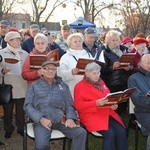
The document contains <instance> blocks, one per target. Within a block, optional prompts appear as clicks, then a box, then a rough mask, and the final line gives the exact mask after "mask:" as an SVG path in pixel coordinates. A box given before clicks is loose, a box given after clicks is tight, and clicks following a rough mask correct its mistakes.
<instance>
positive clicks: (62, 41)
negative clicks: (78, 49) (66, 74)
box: [55, 24, 71, 52]
mask: <svg viewBox="0 0 150 150" xmlns="http://www.w3.org/2000/svg"><path fill="white" fill-rule="evenodd" d="M70 34H71V28H70V26H69V25H67V24H66V25H63V26H62V27H61V34H60V35H59V36H58V37H57V39H56V41H55V42H56V43H57V44H58V45H59V46H60V48H61V49H62V50H64V51H65V52H66V51H67V49H68V45H67V38H68V36H69V35H70Z"/></svg>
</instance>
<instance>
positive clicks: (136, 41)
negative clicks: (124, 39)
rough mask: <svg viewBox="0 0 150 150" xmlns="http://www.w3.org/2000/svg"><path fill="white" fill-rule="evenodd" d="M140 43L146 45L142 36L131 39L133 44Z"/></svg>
mask: <svg viewBox="0 0 150 150" xmlns="http://www.w3.org/2000/svg"><path fill="white" fill-rule="evenodd" d="M141 43H146V45H147V44H148V41H147V40H146V39H144V38H134V39H133V44H134V45H138V44H141Z"/></svg>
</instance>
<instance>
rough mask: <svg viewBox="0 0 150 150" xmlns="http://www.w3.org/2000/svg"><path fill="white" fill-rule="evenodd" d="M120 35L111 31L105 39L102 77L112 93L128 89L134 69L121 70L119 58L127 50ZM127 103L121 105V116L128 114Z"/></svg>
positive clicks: (125, 68)
mask: <svg viewBox="0 0 150 150" xmlns="http://www.w3.org/2000/svg"><path fill="white" fill-rule="evenodd" d="M120 43H121V41H120V34H119V32H118V31H115V30H110V31H109V32H108V33H107V34H106V37H105V44H106V47H105V54H104V57H105V62H106V65H105V66H103V67H102V70H101V77H102V79H103V80H104V82H105V83H106V85H107V86H108V88H109V89H110V91H111V92H117V91H120V90H122V91H123V90H125V89H127V79H128V76H129V73H130V70H131V69H132V68H131V66H130V65H129V66H127V67H124V68H122V69H120V68H119V66H120V63H119V58H120V57H121V55H122V54H123V53H125V52H126V51H127V49H126V48H125V47H124V46H122V45H120ZM126 107H127V103H126V102H125V103H121V104H119V107H118V109H117V112H118V113H119V114H120V115H121V114H122V113H124V112H126Z"/></svg>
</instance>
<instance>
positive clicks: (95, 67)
mask: <svg viewBox="0 0 150 150" xmlns="http://www.w3.org/2000/svg"><path fill="white" fill-rule="evenodd" d="M93 70H99V71H100V70H101V66H100V65H98V64H97V63H96V62H92V63H89V64H87V65H86V67H85V74H86V73H90V72H92V71H93Z"/></svg>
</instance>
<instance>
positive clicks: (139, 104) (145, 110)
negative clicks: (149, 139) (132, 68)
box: [128, 67, 150, 135]
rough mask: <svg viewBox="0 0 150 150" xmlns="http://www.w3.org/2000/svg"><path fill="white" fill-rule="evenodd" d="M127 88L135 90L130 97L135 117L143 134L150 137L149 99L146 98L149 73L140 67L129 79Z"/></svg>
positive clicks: (149, 87) (148, 88) (149, 80)
mask: <svg viewBox="0 0 150 150" xmlns="http://www.w3.org/2000/svg"><path fill="white" fill-rule="evenodd" d="M128 87H129V88H130V87H136V88H137V89H136V90H135V92H134V93H133V94H132V96H131V100H132V102H133V103H134V105H135V109H134V111H135V115H136V117H137V120H138V122H139V123H140V124H141V125H142V128H141V129H142V132H143V134H144V135H150V97H149V96H147V93H148V92H150V72H149V71H147V70H145V69H143V68H142V67H140V68H139V71H138V72H137V73H135V74H133V75H131V76H130V77H129V79H128Z"/></svg>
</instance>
